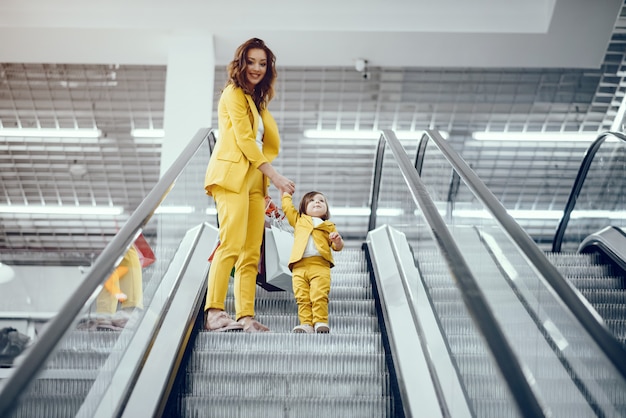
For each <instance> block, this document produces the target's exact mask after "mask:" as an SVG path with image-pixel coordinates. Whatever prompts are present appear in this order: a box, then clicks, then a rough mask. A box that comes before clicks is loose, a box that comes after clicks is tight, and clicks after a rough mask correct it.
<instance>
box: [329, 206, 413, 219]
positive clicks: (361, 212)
mask: <svg viewBox="0 0 626 418" xmlns="http://www.w3.org/2000/svg"><path fill="white" fill-rule="evenodd" d="M403 213H404V211H403V210H402V209H397V208H380V209H378V210H377V211H376V214H377V215H379V216H399V215H402V214H403ZM330 214H331V215H332V216H344V217H352V216H355V217H356V216H370V208H367V207H342V208H331V209H330Z"/></svg>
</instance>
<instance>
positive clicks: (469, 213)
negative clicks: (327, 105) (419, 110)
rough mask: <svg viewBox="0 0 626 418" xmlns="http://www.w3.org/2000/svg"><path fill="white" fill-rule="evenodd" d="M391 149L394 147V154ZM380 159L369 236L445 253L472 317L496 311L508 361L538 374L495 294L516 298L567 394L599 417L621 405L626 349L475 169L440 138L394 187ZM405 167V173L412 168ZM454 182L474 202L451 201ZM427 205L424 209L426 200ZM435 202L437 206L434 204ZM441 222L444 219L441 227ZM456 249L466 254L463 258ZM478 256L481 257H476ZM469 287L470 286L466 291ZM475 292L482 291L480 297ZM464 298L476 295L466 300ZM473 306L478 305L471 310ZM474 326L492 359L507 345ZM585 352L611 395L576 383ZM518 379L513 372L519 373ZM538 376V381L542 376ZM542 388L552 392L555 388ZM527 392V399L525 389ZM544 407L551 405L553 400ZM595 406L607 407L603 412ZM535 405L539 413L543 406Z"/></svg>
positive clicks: (428, 141)
mask: <svg viewBox="0 0 626 418" xmlns="http://www.w3.org/2000/svg"><path fill="white" fill-rule="evenodd" d="M392 135H393V134H392V133H391V132H387V131H383V137H384V138H382V139H381V142H383V141H384V140H385V142H387V146H389V147H390V148H392V149H394V148H396V149H397V150H396V151H394V156H395V155H396V154H398V155H399V154H401V153H402V152H404V150H403V149H402V147H401V146H400V145H399V142H398V141H397V140H395V137H394V138H393V139H391V140H389V138H390V137H391V136H392ZM392 142H393V143H395V144H396V145H394V146H393V147H392V146H391V143H392ZM383 151H384V146H383V145H379V154H381V156H380V157H379V158H380V160H377V162H376V165H375V166H376V174H375V178H374V184H375V185H376V186H375V187H376V188H378V191H376V192H374V190H373V193H372V200H373V201H372V210H371V214H370V229H371V228H372V227H376V226H377V225H382V224H389V225H391V226H397V227H398V228H399V229H400V230H401V231H402V232H404V233H405V234H407V237H408V239H409V241H410V242H411V245H412V247H413V249H414V251H416V252H417V251H423V249H426V250H430V249H432V248H436V249H438V250H439V254H440V257H441V258H442V259H445V260H446V261H447V266H448V268H449V269H451V276H453V277H454V281H455V282H456V283H457V285H458V287H459V288H461V289H463V293H464V294H463V298H464V302H465V304H466V306H467V310H468V312H469V313H470V315H472V317H474V318H476V317H477V313H476V312H479V313H480V312H481V310H482V309H486V310H489V309H492V310H493V312H494V313H495V315H496V318H495V319H496V324H497V325H498V326H499V327H501V328H500V329H501V330H502V332H503V333H504V334H505V340H506V341H507V344H505V345H504V346H503V347H504V351H505V356H508V354H510V353H507V352H508V351H509V349H508V348H507V347H511V344H513V347H512V349H513V351H514V357H516V358H517V361H520V362H522V364H523V367H524V368H526V370H531V369H532V367H529V365H530V364H533V362H534V359H535V357H536V355H537V353H536V352H533V349H532V348H531V349H526V348H524V346H525V345H526V344H527V343H528V342H529V341H526V340H525V337H524V336H523V335H521V332H520V333H519V334H518V333H517V331H518V330H517V329H516V325H515V321H514V319H515V318H507V315H510V313H509V312H508V311H507V309H509V308H510V306H500V305H501V304H502V298H501V296H502V295H501V294H499V293H497V292H496V291H495V290H494V287H498V290H503V291H505V292H506V293H508V294H509V295H510V297H512V298H513V299H514V300H515V304H518V305H520V306H519V308H520V309H519V311H518V312H517V313H518V314H519V315H520V316H523V317H524V318H525V319H527V321H526V322H525V325H526V326H528V327H529V328H531V329H532V328H534V331H532V332H533V337H532V339H530V341H533V343H532V344H531V345H534V344H537V345H538V346H542V347H543V349H544V350H545V354H546V355H548V356H550V357H551V358H552V364H553V367H554V368H555V370H562V369H563V368H564V367H572V368H573V370H570V371H571V372H572V376H570V380H571V382H570V384H569V386H568V389H567V390H569V391H571V393H572V396H577V397H579V398H581V399H579V401H580V402H581V404H583V405H586V407H588V408H591V409H593V410H594V412H598V411H599V412H602V410H604V411H611V410H612V408H613V407H614V405H615V404H616V403H617V401H616V400H615V399H616V398H618V397H619V396H620V395H619V393H620V391H622V393H623V391H624V390H626V383H625V382H626V380H625V379H626V361H625V359H626V353H625V351H624V349H623V347H622V346H621V345H620V344H619V342H617V340H616V339H615V338H614V337H613V335H612V334H611V333H610V331H609V330H608V329H607V328H606V327H605V325H604V324H603V322H602V320H601V319H600V318H599V316H597V315H596V314H595V311H593V310H590V309H588V304H586V303H585V302H584V298H582V296H580V294H579V292H578V291H577V290H576V289H575V288H573V287H572V286H571V285H569V284H568V283H567V281H566V280H565V279H564V278H563V277H562V276H561V274H560V273H559V271H558V270H557V269H556V268H555V267H554V265H553V264H552V263H551V262H550V261H549V260H548V259H547V257H546V255H545V254H544V253H543V252H542V251H541V250H540V249H539V247H538V246H537V245H536V244H535V243H534V241H533V240H532V239H531V238H530V237H529V236H528V235H527V234H526V232H525V231H524V230H523V229H522V228H521V227H520V226H519V225H518V224H517V222H516V221H515V220H514V219H513V218H512V217H511V216H510V215H509V214H508V213H507V211H506V209H505V208H504V207H503V206H502V204H501V203H500V202H499V201H498V200H497V199H496V197H495V196H494V195H493V194H492V193H491V192H490V191H489V189H488V188H487V187H486V186H485V185H484V184H483V182H482V181H481V180H480V179H479V178H478V176H477V175H476V174H475V173H474V172H473V171H472V170H471V168H469V166H468V165H467V164H466V163H465V162H464V161H463V159H462V158H460V156H459V155H458V154H457V153H456V152H455V151H454V150H452V148H451V147H450V145H449V144H448V143H447V142H446V141H445V140H444V139H443V138H442V137H441V135H439V133H438V132H436V131H426V132H425V134H424V136H423V138H422V141H421V143H420V144H418V155H417V156H416V160H415V164H413V165H412V166H413V167H412V168H413V170H412V172H413V173H414V174H407V173H408V172H409V171H410V170H408V169H405V168H406V167H404V168H403V169H402V174H401V175H399V174H394V176H395V180H394V179H387V180H386V179H385V178H381V175H380V170H381V169H382V171H383V172H385V170H387V171H389V168H388V166H393V165H396V164H398V163H397V162H393V161H392V162H387V161H383V157H382V155H383V154H384V152H383ZM401 151H402V152H401ZM427 154H428V155H427ZM385 164H387V165H385ZM403 165H405V166H407V167H408V166H409V165H410V163H409V164H407V163H403ZM418 170H420V171H421V175H420V176H418V174H417V171H418ZM413 176H416V179H417V180H419V181H421V183H422V184H423V186H419V187H417V188H415V189H413V188H412V189H411V190H408V189H406V186H401V185H404V184H405V183H409V181H411V182H415V181H416V180H415V179H414V180H409V178H412V177H413ZM387 177H393V176H389V175H388V176H387ZM398 177H403V178H404V180H398ZM451 182H452V183H451ZM451 184H453V185H454V187H455V188H456V187H462V188H466V189H468V190H469V192H467V191H466V192H464V193H462V194H460V195H462V196H471V197H472V198H471V200H468V201H462V202H456V201H455V202H452V203H451V202H448V198H449V191H450V185H451ZM403 187H404V188H403ZM420 199H421V200H424V202H420ZM429 199H432V200H431V202H429V201H428V200H429ZM374 200H375V201H374ZM416 202H417V203H418V204H417V205H416V204H415V203H416ZM398 207H400V208H402V211H400V212H401V215H398V214H391V213H393V212H394V211H397V208H398ZM414 213H415V214H414ZM382 214H384V215H382ZM416 214H417V215H419V216H417V215H416ZM416 216H417V217H416ZM416 219H418V220H417V221H416ZM420 219H426V221H422V220H420ZM444 219H445V221H442V220H444ZM442 222H443V223H442ZM446 231H450V233H452V235H453V236H454V239H453V241H452V243H449V242H447V241H448V240H449V239H450V237H448V232H446ZM472 231H473V232H472ZM427 232H428V233H427ZM472 234H473V235H472ZM476 236H479V237H480V239H479V240H478V241H477V240H476V239H475V237H476ZM463 237H470V240H468V242H470V243H469V244H468V243H467V242H463ZM452 244H454V245H456V246H457V247H458V249H460V253H459V252H458V251H457V249H455V248H454V245H452ZM449 245H452V246H451V247H449ZM477 247H481V248H480V249H478V248H477ZM477 250H479V251H481V252H480V253H479V254H478V255H476V251H477ZM501 251H502V252H504V253H501ZM468 259H470V260H471V263H470V264H466V263H467V262H466V261H465V260H468ZM416 261H417V260H416ZM494 262H495V263H496V264H497V266H498V268H499V269H500V271H499V272H498V271H496V272H493V271H487V269H488V267H487V266H488V265H489V264H493V263H494ZM455 263H459V264H460V267H453V265H454V264H455ZM464 263H465V264H464ZM456 268H460V269H461V271H466V272H467V271H468V272H469V273H470V274H471V276H470V275H468V274H466V273H461V272H460V271H459V270H455V269H456ZM459 275H461V276H459ZM489 275H493V276H501V277H499V279H498V280H499V281H496V282H493V280H492V281H489V280H488V276H489ZM463 280H468V281H469V282H468V283H463ZM476 286H478V290H479V292H476V289H475V287H476ZM480 291H482V294H483V296H485V297H486V301H487V306H482V304H483V303H484V301H481V296H480ZM466 292H470V294H469V295H467V294H465V293H466ZM555 294H556V295H557V296H555ZM475 295H478V297H477V299H474V296H475ZM474 303H475V304H476V306H473V307H472V306H471V305H472V304H474ZM535 310H536V311H535ZM491 319H493V318H491ZM487 321H489V319H487ZM476 326H477V328H478V329H480V330H481V333H482V334H483V337H484V338H485V339H486V341H488V346H489V347H490V351H491V352H492V354H494V355H495V354H496V353H495V352H494V350H495V351H498V350H501V349H502V348H501V347H498V345H499V344H500V342H496V341H498V340H499V339H500V338H501V337H502V335H501V333H500V332H498V331H496V333H495V335H491V336H489V335H485V334H484V332H490V330H488V329H484V325H481V324H476ZM573 339H576V344H577V345H578V346H577V349H576V350H574V352H573V351H571V350H569V351H562V348H560V345H561V344H562V342H563V341H570V340H573ZM489 340H491V341H489ZM579 349H580V350H589V352H594V353H597V354H596V356H597V358H598V359H599V361H598V366H597V367H599V368H600V369H602V370H603V371H602V373H606V375H609V376H614V379H615V380H614V381H615V382H616V383H615V388H612V389H610V390H609V391H611V393H610V394H605V393H603V392H602V391H601V390H596V387H597V386H601V384H600V383H596V382H595V381H594V379H589V380H588V381H583V380H584V379H583V378H578V377H575V376H586V375H587V373H586V371H585V367H584V366H580V365H581V364H584V362H585V360H584V356H583V357H580V356H579V354H577V353H576V352H575V351H577V350H579ZM542 352H544V351H542ZM500 361H502V359H499V360H498V359H496V362H497V363H498V364H501V363H500ZM517 366H519V363H515V366H514V368H517ZM518 371H519V370H517V371H514V372H513V374H514V375H515V374H516V373H517V372H518ZM534 372H535V373H538V374H541V373H542V370H535V371H534ZM531 374H532V373H531ZM518 377H519V376H517V377H515V378H514V381H513V382H510V381H509V379H508V378H507V384H520V385H522V387H523V386H524V383H523V382H521V383H520V381H517V380H515V379H517V378H518ZM522 380H523V379H522ZM617 382H619V383H617ZM540 383H542V384H547V385H549V382H548V383H546V382H540ZM533 386H537V385H536V384H533ZM564 390H565V389H564ZM516 392H520V389H513V390H512V391H511V395H512V396H515V399H516V403H517V404H518V405H520V403H519V401H520V399H519V398H518V397H517V396H519V393H516ZM520 393H524V389H522V390H521V392H520ZM525 395H527V396H532V393H530V392H526V393H525ZM525 395H521V396H525ZM607 398H609V401H608V402H606V403H602V402H601V401H597V399H607ZM545 400H546V399H544V401H545ZM547 401H548V403H549V402H552V401H553V400H552V399H547ZM524 402H526V401H524ZM598 404H601V406H597V405H598ZM535 406H536V407H539V405H538V404H537V403H536V401H535ZM542 406H545V405H542ZM520 407H521V405H520ZM554 408H558V405H554ZM521 411H523V413H524V414H526V413H528V414H530V415H532V414H533V413H534V412H536V411H534V412H530V410H524V409H523V408H522V409H521ZM524 411H526V412H524Z"/></svg>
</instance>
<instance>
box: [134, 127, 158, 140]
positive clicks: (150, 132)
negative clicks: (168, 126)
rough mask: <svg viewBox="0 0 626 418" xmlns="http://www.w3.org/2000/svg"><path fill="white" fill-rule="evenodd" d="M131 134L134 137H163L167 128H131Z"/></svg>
mask: <svg viewBox="0 0 626 418" xmlns="http://www.w3.org/2000/svg"><path fill="white" fill-rule="evenodd" d="M130 135H131V136H132V137H133V138H163V137H164V136H165V130H163V129H131V131H130Z"/></svg>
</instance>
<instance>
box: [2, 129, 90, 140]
mask: <svg viewBox="0 0 626 418" xmlns="http://www.w3.org/2000/svg"><path fill="white" fill-rule="evenodd" d="M100 135H102V131H100V129H54V128H53V129H44V128H0V136H11V137H15V136H17V137H28V138H32V137H39V138H99V137H100Z"/></svg>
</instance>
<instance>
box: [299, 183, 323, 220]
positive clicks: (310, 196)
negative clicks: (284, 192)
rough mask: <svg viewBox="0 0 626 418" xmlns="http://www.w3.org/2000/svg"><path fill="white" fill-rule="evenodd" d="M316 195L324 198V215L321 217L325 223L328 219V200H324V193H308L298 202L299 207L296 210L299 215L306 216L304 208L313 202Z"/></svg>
mask: <svg viewBox="0 0 626 418" xmlns="http://www.w3.org/2000/svg"><path fill="white" fill-rule="evenodd" d="M318 194H319V195H322V196H324V201H325V202H326V213H325V214H324V215H322V220H324V221H326V220H328V219H329V218H330V208H329V207H328V199H327V198H326V196H325V195H324V193H320V192H316V191H315V190H314V191H312V192H308V193H307V194H305V195H304V196H302V199H301V200H300V207H299V208H298V212H299V213H300V215H306V206H307V205H308V204H309V202H310V201H311V200H313V198H314V197H315V195H318Z"/></svg>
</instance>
